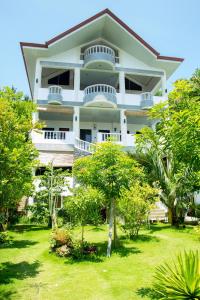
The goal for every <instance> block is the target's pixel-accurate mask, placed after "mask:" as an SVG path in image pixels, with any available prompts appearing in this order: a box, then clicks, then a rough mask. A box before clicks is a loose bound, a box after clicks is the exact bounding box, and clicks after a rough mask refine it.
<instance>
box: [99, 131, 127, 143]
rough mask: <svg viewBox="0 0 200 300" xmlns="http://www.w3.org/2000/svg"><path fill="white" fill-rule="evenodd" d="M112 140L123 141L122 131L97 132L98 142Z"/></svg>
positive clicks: (115, 141)
mask: <svg viewBox="0 0 200 300" xmlns="http://www.w3.org/2000/svg"><path fill="white" fill-rule="evenodd" d="M105 141H111V142H114V143H121V141H122V136H121V133H117V132H113V133H107V132H106V133H105V132H98V134H97V142H99V143H101V142H105Z"/></svg>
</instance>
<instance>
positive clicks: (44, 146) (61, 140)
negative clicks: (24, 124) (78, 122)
mask: <svg viewBox="0 0 200 300" xmlns="http://www.w3.org/2000/svg"><path fill="white" fill-rule="evenodd" d="M31 138H32V142H33V143H34V144H35V146H36V148H37V149H38V150H48V151H68V150H69V151H71V150H73V145H74V140H75V138H74V132H73V131H47V130H34V131H32V133H31Z"/></svg>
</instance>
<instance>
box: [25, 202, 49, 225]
mask: <svg viewBox="0 0 200 300" xmlns="http://www.w3.org/2000/svg"><path fill="white" fill-rule="evenodd" d="M27 210H28V211H29V212H31V215H30V221H31V222H32V223H36V224H45V225H47V224H48V222H49V209H48V204H47V203H45V202H43V201H39V200H38V201H36V202H35V203H34V204H33V205H29V206H28V208H27Z"/></svg>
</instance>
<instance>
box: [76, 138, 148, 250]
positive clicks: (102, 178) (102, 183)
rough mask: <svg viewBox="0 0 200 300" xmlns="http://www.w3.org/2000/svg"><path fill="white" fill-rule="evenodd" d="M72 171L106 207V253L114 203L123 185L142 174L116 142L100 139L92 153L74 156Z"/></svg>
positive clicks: (110, 235) (128, 184)
mask: <svg viewBox="0 0 200 300" xmlns="http://www.w3.org/2000/svg"><path fill="white" fill-rule="evenodd" d="M73 174H74V176H75V178H76V180H77V181H78V182H79V183H80V184H82V185H85V186H92V187H93V188H96V189H98V190H99V191H101V192H102V193H103V194H104V196H105V199H106V200H107V201H106V206H107V210H108V211H109V233H108V247H107V256H110V254H111V244H112V235H113V234H112V232H113V224H114V245H115V246H116V237H117V227H116V204H117V200H118V199H119V197H120V192H121V190H122V189H123V188H130V186H131V183H132V181H133V180H134V179H138V178H139V177H142V176H143V172H142V169H141V168H139V166H138V163H137V162H136V161H134V160H133V159H131V158H130V157H129V156H128V155H127V154H126V153H125V152H124V151H122V148H121V147H120V146H119V145H116V144H113V143H112V142H104V143H100V144H97V145H96V151H95V152H94V154H93V155H91V156H87V157H84V158H80V159H77V160H76V161H75V163H74V168H73Z"/></svg>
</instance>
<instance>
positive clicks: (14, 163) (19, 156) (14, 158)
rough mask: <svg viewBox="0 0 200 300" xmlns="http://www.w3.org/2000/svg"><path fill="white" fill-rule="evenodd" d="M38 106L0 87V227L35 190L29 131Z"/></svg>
mask: <svg viewBox="0 0 200 300" xmlns="http://www.w3.org/2000/svg"><path fill="white" fill-rule="evenodd" d="M35 109H36V107H35V105H34V104H33V103H32V102H30V101H25V100H24V96H23V94H22V93H17V92H16V91H15V90H14V89H11V88H9V87H6V88H4V89H2V90H0V230H4V229H5V228H6V225H7V223H8V219H9V211H10V210H12V209H16V208H17V205H18V203H19V202H20V200H21V198H22V197H23V196H24V195H26V196H28V195H30V193H31V190H32V179H33V178H32V170H33V167H34V166H35V159H36V157H37V151H36V150H35V148H34V145H33V144H32V142H31V140H30V139H29V133H30V131H31V130H32V129H33V124H32V113H33V112H34V111H35Z"/></svg>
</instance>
